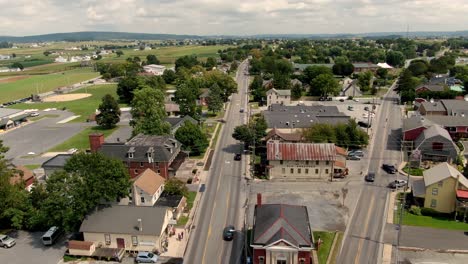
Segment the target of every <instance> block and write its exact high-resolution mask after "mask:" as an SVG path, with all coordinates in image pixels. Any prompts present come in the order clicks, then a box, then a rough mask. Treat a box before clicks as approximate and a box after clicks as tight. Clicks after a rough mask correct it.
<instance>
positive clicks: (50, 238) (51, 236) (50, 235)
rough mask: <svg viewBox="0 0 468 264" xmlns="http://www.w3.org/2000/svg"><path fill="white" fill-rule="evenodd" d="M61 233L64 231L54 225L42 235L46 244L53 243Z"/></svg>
mask: <svg viewBox="0 0 468 264" xmlns="http://www.w3.org/2000/svg"><path fill="white" fill-rule="evenodd" d="M61 234H62V231H61V230H60V229H59V228H58V227H57V226H53V227H51V228H50V229H49V230H48V231H47V232H46V233H45V234H44V235H43V236H42V243H43V244H44V245H46V246H50V245H53V244H54V243H55V241H57V239H58V238H59V237H60V235H61Z"/></svg>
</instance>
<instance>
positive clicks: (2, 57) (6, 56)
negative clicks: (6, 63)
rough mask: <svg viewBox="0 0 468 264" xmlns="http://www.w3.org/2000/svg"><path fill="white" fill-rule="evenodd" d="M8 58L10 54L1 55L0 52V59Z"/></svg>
mask: <svg viewBox="0 0 468 264" xmlns="http://www.w3.org/2000/svg"><path fill="white" fill-rule="evenodd" d="M9 59H11V56H10V55H1V54H0V60H9Z"/></svg>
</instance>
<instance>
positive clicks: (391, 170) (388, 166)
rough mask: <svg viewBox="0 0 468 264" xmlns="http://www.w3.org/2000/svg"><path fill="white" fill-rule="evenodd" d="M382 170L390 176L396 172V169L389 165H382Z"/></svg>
mask: <svg viewBox="0 0 468 264" xmlns="http://www.w3.org/2000/svg"><path fill="white" fill-rule="evenodd" d="M382 169H383V170H384V171H386V172H387V173H390V174H395V173H396V172H397V169H396V168H395V166H393V165H390V164H382Z"/></svg>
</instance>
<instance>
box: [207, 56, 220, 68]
mask: <svg viewBox="0 0 468 264" xmlns="http://www.w3.org/2000/svg"><path fill="white" fill-rule="evenodd" d="M216 64H217V62H216V59H215V58H213V57H208V58H207V59H206V62H205V68H206V69H207V70H211V69H213V68H214V67H216Z"/></svg>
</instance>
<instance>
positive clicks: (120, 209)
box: [80, 205, 167, 236]
mask: <svg viewBox="0 0 468 264" xmlns="http://www.w3.org/2000/svg"><path fill="white" fill-rule="evenodd" d="M166 214H167V207H149V206H129V205H114V206H100V207H98V208H97V209H96V210H94V211H93V212H91V213H90V214H89V215H88V216H86V217H85V219H84V220H83V223H81V227H80V232H88V233H107V234H131V235H158V236H159V235H160V234H161V233H162V231H163V227H164V220H165V218H166ZM138 219H141V224H142V227H143V228H142V231H140V230H139V223H138Z"/></svg>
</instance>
